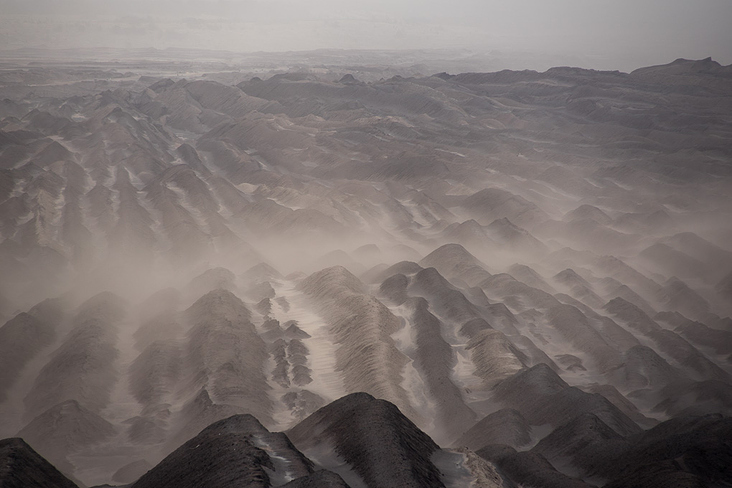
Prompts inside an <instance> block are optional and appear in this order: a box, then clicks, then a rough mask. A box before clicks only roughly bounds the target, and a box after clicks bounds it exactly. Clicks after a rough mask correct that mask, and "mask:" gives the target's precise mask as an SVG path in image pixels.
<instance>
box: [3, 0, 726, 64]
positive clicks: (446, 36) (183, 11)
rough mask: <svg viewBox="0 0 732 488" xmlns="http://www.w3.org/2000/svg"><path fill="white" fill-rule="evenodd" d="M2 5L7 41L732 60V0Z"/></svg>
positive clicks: (633, 60)
mask: <svg viewBox="0 0 732 488" xmlns="http://www.w3.org/2000/svg"><path fill="white" fill-rule="evenodd" d="M0 12H2V13H3V14H4V15H3V16H2V20H0V45H2V46H4V49H5V50H10V49H21V48H43V49H49V48H50V49H68V48H94V47H107V48H122V49H139V48H156V49H166V48H183V49H193V48H195V49H207V50H227V51H232V52H239V53H250V52H288V51H310V50H317V49H348V50H414V49H424V50H440V49H448V50H454V49H464V50H467V51H470V52H471V53H475V54H478V55H490V54H495V53H501V54H503V55H512V54H515V55H516V56H517V58H519V57H521V56H524V57H525V61H523V62H520V63H519V64H517V65H516V66H515V67H516V68H531V69H542V68H544V67H545V65H546V62H545V63H542V59H544V60H546V61H547V62H549V61H552V62H549V64H551V65H554V64H574V65H581V66H582V67H587V68H596V69H618V70H621V71H630V70H632V69H635V68H638V67H641V66H648V65H653V64H665V63H668V62H671V61H673V60H674V59H677V58H687V59H702V58H706V57H712V58H713V59H714V60H716V61H718V62H720V63H721V64H725V65H726V64H731V63H732V50H730V49H729V46H732V32H731V31H730V30H729V29H727V25H726V24H727V20H728V19H730V18H732V2H724V1H721V0H704V1H702V2H695V3H694V4H691V3H689V2H682V1H677V0H674V1H661V0H645V1H642V2H630V1H619V2H618V1H614V2H609V1H605V0H601V1H592V2H582V1H580V0H558V1H554V2H540V1H538V0H527V1H523V2H517V3H512V4H510V5H509V4H505V3H504V2H499V1H495V0H490V1H481V2H478V1H475V0H460V1H457V2H451V3H450V4H444V3H442V2H434V1H427V2H424V1H423V2H417V1H415V0H401V1H395V2H386V1H382V0H368V1H361V2H353V1H348V2H335V1H333V0H315V1H312V2H308V3H307V4H304V3H301V2H296V1H294V0H273V1H268V2H263V1H256V0H228V1H226V0H204V1H196V2H193V1H178V2H173V1H172V0H150V1H145V2H143V1H140V0H130V1H118V0H117V1H115V0H109V1H93V0H70V1H64V2H60V1H58V0H31V1H22V2H21V1H18V0H0ZM512 67H513V66H512Z"/></svg>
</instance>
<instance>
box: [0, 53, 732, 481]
mask: <svg viewBox="0 0 732 488" xmlns="http://www.w3.org/2000/svg"><path fill="white" fill-rule="evenodd" d="M21 54H22V53H21ZM326 54H327V53H326ZM319 55H321V56H325V57H324V58H323V60H321V61H318V59H317V58H316V55H315V54H314V55H313V57H310V58H308V60H309V61H308V62H310V63H311V64H310V65H304V64H287V63H288V62H289V61H287V60H283V61H282V62H281V63H280V64H277V63H276V62H275V61H273V62H272V63H273V64H272V65H270V66H269V67H264V68H258V70H257V71H253V70H250V71H247V68H246V66H244V67H242V66H230V65H226V64H222V63H220V62H217V63H208V64H207V63H206V62H204V61H201V62H200V63H199V64H195V63H193V62H190V63H187V62H184V61H181V60H180V59H172V60H150V61H145V62H143V61H139V62H135V61H129V62H123V61H119V60H117V61H108V62H107V61H99V62H92V61H84V62H72V61H62V60H58V59H56V60H46V61H39V60H37V59H31V60H26V61H23V60H22V59H21V58H20V54H18V55H17V56H16V57H14V58H12V59H10V60H5V61H3V63H2V65H0V439H4V440H2V441H0V486H1V487H3V488H16V487H18V488H20V487H63V488H73V487H75V486H76V487H85V486H86V487H91V486H99V485H111V486H125V487H133V488H167V487H171V488H173V487H175V488H233V487H237V488H238V487H263V488H266V487H288V488H306V487H307V488H312V487H340V488H342V487H351V488H363V487H368V488H391V487H393V488H404V487H414V488H425V487H445V488H452V487H474V488H483V487H485V488H496V487H500V488H518V487H527V488H528V487H535V488H545V487H549V488H552V487H570V488H587V487H594V486H598V487H599V486H605V487H607V488H628V487H644V488H645V487H694V488H697V487H730V486H732V417H731V415H732V319H730V316H731V315H732V67H730V66H721V65H720V64H718V63H716V62H715V61H713V60H711V59H705V60H683V59H679V60H676V61H673V62H671V63H669V64H666V65H661V66H653V67H647V68H642V69H638V70H636V71H633V72H632V73H620V72H600V71H593V70H585V69H579V68H561V67H560V68H553V69H550V70H548V71H546V72H543V73H539V72H534V71H500V72H494V73H463V74H447V73H439V72H426V73H417V71H419V67H416V68H414V69H411V70H407V69H405V70H403V71H402V73H403V75H394V74H393V73H394V71H395V69H394V68H390V67H386V65H385V64H384V67H379V65H377V64H374V63H375V62H376V61H374V62H373V63H372V62H371V61H369V62H370V63H371V64H368V65H365V64H363V65H362V64H359V63H365V61H363V60H362V59H361V58H354V59H353V60H352V62H351V61H349V62H350V63H351V64H350V65H346V64H344V63H345V62H340V64H338V63H336V61H334V60H333V59H331V58H329V57H327V56H326V55H325V54H324V53H320V54H319ZM171 56H172V55H171ZM367 61H368V60H367ZM377 61H378V60H377ZM382 61H383V60H382ZM186 63H187V64H186ZM328 63H331V64H328ZM396 71H398V70H396ZM435 73H436V74H435Z"/></svg>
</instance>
